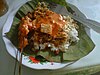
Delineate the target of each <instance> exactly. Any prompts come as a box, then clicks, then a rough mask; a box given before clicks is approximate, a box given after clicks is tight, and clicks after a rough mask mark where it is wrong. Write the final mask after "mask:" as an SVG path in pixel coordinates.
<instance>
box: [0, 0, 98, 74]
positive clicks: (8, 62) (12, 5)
mask: <svg viewBox="0 0 100 75" xmlns="http://www.w3.org/2000/svg"><path fill="white" fill-rule="evenodd" d="M26 1H27V0H23V1H21V0H19V1H18V0H7V2H8V5H9V10H8V12H7V13H6V14H5V15H4V16H2V17H0V75H13V72H14V63H15V59H14V58H13V57H11V56H10V55H9V54H8V52H7V50H6V47H5V44H4V41H3V39H2V27H3V25H4V23H5V22H6V19H7V16H8V15H9V14H10V12H11V11H12V10H14V9H16V7H18V6H19V5H21V4H24V3H25V2H26ZM68 1H69V2H71V3H73V4H74V5H76V6H77V4H75V2H73V1H78V0H73V1H72V0H68ZM93 1H96V0H93ZM84 2H85V0H84ZM84 2H83V3H84ZM99 3H100V2H99ZM78 8H79V9H80V10H81V11H82V12H83V13H84V14H85V15H86V16H87V17H88V18H91V19H93V20H96V21H98V22H100V20H98V18H99V17H98V15H97V14H95V12H93V13H94V14H93V13H92V14H91V15H90V14H88V13H87V11H85V9H84V10H83V9H81V8H84V6H82V7H78ZM86 9H88V8H86ZM90 11H91V10H90ZM94 15H95V17H94ZM90 55H91V56H92V57H95V56H96V57H98V58H96V59H95V58H88V59H87V61H83V62H81V64H79V67H78V68H75V67H76V66H75V64H78V63H79V62H77V63H75V64H73V65H70V66H69V67H67V68H65V69H66V71H68V72H67V73H68V74H71V75H80V74H83V75H84V74H86V75H88V74H92V73H96V72H99V71H100V65H99V63H100V62H96V60H99V57H100V55H92V53H91V54H90ZM82 60H86V59H82ZM94 61H95V62H94ZM89 63H90V64H89ZM17 67H18V66H17ZM72 69H73V70H72ZM17 70H18V69H17ZM17 70H16V71H17ZM60 71H61V70H59V72H60ZM56 72H57V70H33V69H30V68H27V67H25V66H22V75H55V73H56ZM61 72H63V73H60V74H57V75H61V74H66V72H65V70H64V69H62V71H61ZM16 73H17V72H16ZM16 75H18V74H16Z"/></svg>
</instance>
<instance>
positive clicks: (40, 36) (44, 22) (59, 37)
mask: <svg viewBox="0 0 100 75" xmlns="http://www.w3.org/2000/svg"><path fill="white" fill-rule="evenodd" d="M18 37H19V48H20V49H22V48H25V47H27V46H30V47H31V50H32V51H33V52H34V51H36V50H38V51H39V50H46V49H47V50H50V51H52V52H55V51H56V53H57V54H59V53H60V52H65V51H67V50H68V48H69V46H70V45H71V43H73V42H78V41H79V38H78V25H77V24H76V22H75V21H74V20H73V19H72V18H71V17H70V16H63V15H61V14H57V13H55V12H53V11H51V10H49V9H48V8H47V6H46V5H45V3H39V4H38V5H37V7H36V9H35V11H34V12H32V13H28V14H27V15H26V16H25V17H23V18H22V20H21V22H20V26H19V36H18Z"/></svg>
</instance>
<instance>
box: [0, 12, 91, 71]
mask: <svg viewBox="0 0 100 75" xmlns="http://www.w3.org/2000/svg"><path fill="white" fill-rule="evenodd" d="M16 12H17V10H16V11H13V12H12V13H10V15H9V16H8V19H7V21H6V23H5V25H4V27H3V32H2V33H3V39H4V42H5V45H6V48H7V51H8V52H9V54H10V55H12V56H13V57H14V58H16V54H17V51H18V50H17V49H16V47H15V46H14V45H13V44H12V43H11V41H10V40H8V39H7V38H6V37H4V36H5V33H7V32H9V30H10V28H11V26H12V23H13V18H14V15H15V13H16ZM8 25H9V26H8ZM87 31H89V29H87ZM89 36H90V35H89ZM90 37H91V36H90ZM91 38H92V37H91ZM18 56H20V52H19V51H18ZM17 59H18V60H19V57H18V58H17ZM72 63H74V62H67V63H55V62H54V63H53V65H52V64H51V62H47V63H45V64H40V63H38V64H35V63H30V62H29V59H28V57H27V56H24V55H23V59H22V64H23V65H25V66H27V67H30V68H33V69H59V68H63V67H64V66H68V65H70V64H72Z"/></svg>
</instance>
